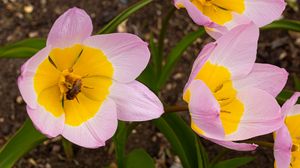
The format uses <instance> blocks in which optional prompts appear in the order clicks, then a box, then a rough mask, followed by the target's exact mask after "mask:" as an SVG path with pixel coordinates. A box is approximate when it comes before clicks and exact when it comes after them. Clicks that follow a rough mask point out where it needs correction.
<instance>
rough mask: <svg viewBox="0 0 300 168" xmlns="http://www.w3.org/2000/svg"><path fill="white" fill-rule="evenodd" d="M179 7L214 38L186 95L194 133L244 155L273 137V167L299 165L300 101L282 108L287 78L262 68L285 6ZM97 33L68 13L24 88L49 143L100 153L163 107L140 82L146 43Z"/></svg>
mask: <svg viewBox="0 0 300 168" xmlns="http://www.w3.org/2000/svg"><path fill="white" fill-rule="evenodd" d="M174 3H175V6H176V7H178V8H186V9H187V11H188V13H189V15H190V16H191V18H192V19H193V21H194V22H195V23H197V24H199V25H203V26H205V28H206V30H207V32H208V33H209V34H210V35H211V36H212V37H214V38H215V39H216V41H215V42H212V43H209V44H207V45H206V46H205V47H204V48H203V49H202V51H201V52H200V54H199V55H198V57H197V59H196V61H195V62H194V65H193V68H192V72H191V75H190V78H189V80H188V82H187V84H186V86H185V88H184V97H183V99H184V100H185V101H186V102H187V103H188V106H189V111H190V115H191V127H192V129H193V130H194V131H195V132H196V133H197V134H198V135H199V136H201V137H204V138H205V139H208V140H210V141H213V142H215V143H217V144H220V145H222V146H225V147H227V148H230V149H234V150H240V151H247V150H255V149H256V147H257V145H256V144H247V143H238V142H236V141H241V140H246V139H249V138H252V137H256V136H260V135H264V134H269V133H272V132H276V135H275V145H274V149H275V150H274V151H275V152H274V153H275V158H276V166H277V167H278V168H287V167H289V165H290V164H294V162H296V161H295V160H296V159H295V157H296V156H297V154H295V155H293V152H294V153H295V152H298V151H299V156H300V149H298V148H297V146H298V145H300V143H299V142H300V140H298V139H299V138H300V136H298V135H300V132H299V131H298V130H296V131H295V129H296V126H295V124H296V123H294V120H295V118H297V117H298V115H299V117H300V108H299V107H300V106H298V105H295V103H296V100H297V99H298V96H299V95H300V93H296V94H295V95H294V96H293V97H292V98H291V99H290V100H289V101H287V102H286V103H285V104H284V105H283V107H280V105H279V104H278V103H277V101H276V96H277V95H278V94H279V93H280V92H281V90H282V89H283V87H284V86H285V84H286V82H287V78H288V73H287V72H286V71H285V70H284V69H282V68H279V67H276V66H273V65H269V64H261V63H255V59H256V52H257V43H258V37H259V27H261V26H264V25H266V24H268V23H270V22H272V21H273V20H274V19H277V18H278V17H279V16H280V15H281V13H282V11H283V10H284V8H285V3H284V1H283V0H257V1H253V0H234V1H233V2H225V1H223V0H174ZM91 33H92V22H91V19H90V17H89V16H88V15H87V14H86V12H85V11H83V10H81V9H78V8H72V9H69V10H68V11H66V12H65V13H64V14H63V15H62V16H60V17H59V18H58V19H57V20H56V22H55V23H54V25H53V27H52V29H51V31H50V33H49V35H48V39H47V45H46V47H45V48H44V49H42V50H41V51H39V52H38V53H37V54H36V55H35V56H33V57H32V58H31V59H29V60H28V61H27V62H26V63H25V64H24V65H23V66H22V73H21V75H20V77H19V80H18V85H19V89H20V91H21V94H22V96H23V98H24V100H25V102H26V103H27V111H28V114H29V117H30V118H31V120H32V121H33V123H34V125H35V126H36V128H37V129H39V130H40V131H41V132H42V133H44V134H45V135H47V136H48V137H55V136H58V135H62V136H63V137H65V138H66V139H68V140H70V141H71V142H73V143H75V144H78V145H80V146H83V147H87V148H96V147H100V146H103V145H105V141H106V140H108V139H109V138H111V137H112V136H113V134H114V133H115V131H116V128H117V123H118V122H117V121H118V120H123V121H145V120H151V119H154V118H158V117H160V116H161V115H162V113H163V105H162V103H161V102H160V100H159V99H158V98H157V96H156V95H155V94H154V93H152V92H151V91H150V90H149V89H148V88H147V87H145V86H144V85H143V84H141V83H140V82H138V81H136V80H135V79H136V78H137V77H138V76H139V75H140V73H141V72H142V71H143V70H144V69H145V67H146V66H147V64H148V62H149V59H150V52H149V49H148V47H147V44H146V43H145V42H144V41H142V40H141V39H140V38H139V37H137V36H135V35H132V34H127V33H114V34H108V35H95V36H91ZM294 105H295V106H294ZM298 121H300V120H298ZM291 131H293V132H291ZM292 156H295V157H292ZM291 158H294V159H293V160H292V159H291Z"/></svg>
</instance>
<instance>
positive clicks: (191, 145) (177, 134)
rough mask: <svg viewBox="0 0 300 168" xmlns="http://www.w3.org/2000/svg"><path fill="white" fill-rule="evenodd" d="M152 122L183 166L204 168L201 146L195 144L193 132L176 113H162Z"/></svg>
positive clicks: (186, 167) (185, 167)
mask: <svg viewBox="0 0 300 168" xmlns="http://www.w3.org/2000/svg"><path fill="white" fill-rule="evenodd" d="M153 123H154V124H155V126H156V127H157V128H158V129H159V130H160V131H161V132H162V133H163V134H164V136H165V137H166V138H167V139H168V141H169V142H170V144H171V145H172V149H173V150H174V152H175V153H176V154H177V155H178V156H179V158H180V160H181V163H182V165H183V167H184V168H202V167H203V168H205V164H206V163H205V157H206V156H202V155H203V153H204V151H203V148H201V147H200V146H197V141H196V138H195V136H196V135H195V133H194V132H193V131H192V130H191V128H190V126H188V125H187V124H186V122H185V121H183V120H182V119H181V118H180V117H179V116H178V115H177V114H168V115H164V116H163V117H161V118H159V119H156V120H153ZM201 149H202V151H201ZM199 155H201V157H199ZM202 158H204V159H202ZM198 159H199V160H198ZM200 159H201V160H200ZM198 162H199V165H198Z"/></svg>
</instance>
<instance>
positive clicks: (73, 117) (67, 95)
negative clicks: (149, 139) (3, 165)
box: [18, 8, 163, 148]
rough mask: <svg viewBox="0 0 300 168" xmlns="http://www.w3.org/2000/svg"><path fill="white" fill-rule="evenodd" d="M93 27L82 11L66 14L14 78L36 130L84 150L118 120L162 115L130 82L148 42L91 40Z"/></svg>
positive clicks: (110, 37)
mask: <svg viewBox="0 0 300 168" xmlns="http://www.w3.org/2000/svg"><path fill="white" fill-rule="evenodd" d="M92 29H93V25H92V21H91V18H90V17H89V16H88V15H87V13H86V12H85V11H83V10H81V9H78V8H72V9H69V10H68V11H66V12H65V13H64V14H62V15H61V16H60V17H59V18H58V19H57V20H56V21H55V23H54V25H53V27H52V28H51V30H50V33H49V34H48V39H47V44H46V47H45V48H43V49H42V50H40V51H39V52H38V53H37V54H35V55H34V56H33V57H32V58H30V59H29V60H28V61H27V62H26V63H25V64H24V65H23V66H22V68H21V71H22V72H21V75H20V77H19V79H18V86H19V89H20V92H21V95H22V97H23V98H24V100H25V102H26V104H27V112H28V115H29V117H30V118H31V120H32V121H33V123H34V125H35V126H36V128H37V129H38V130H40V131H41V132H42V133H44V134H45V135H47V136H48V137H56V136H58V135H62V136H63V137H65V138H66V139H68V140H69V141H71V142H73V143H75V144H77V145H80V146H83V147H87V148H96V147H100V146H104V145H105V141H106V140H107V139H109V138H111V137H112V136H113V134H114V133H115V131H116V128H117V124H118V119H119V120H123V121H144V120H151V119H154V118H158V117H160V116H161V114H162V113H163V106H162V103H161V102H160V100H159V99H158V98H157V97H156V95H155V94H154V93H152V92H151V91H150V90H149V89H148V88H147V87H145V86H144V85H143V84H141V83H140V82H138V81H136V80H135V79H136V78H137V77H138V76H139V75H140V74H141V72H142V71H143V70H144V69H145V67H146V66H147V64H148V62H149V59H150V52H149V49H148V46H147V43H145V42H144V41H142V40H141V39H140V38H139V37H137V36H135V35H132V34H127V33H113V34H105V35H95V36H91V33H92Z"/></svg>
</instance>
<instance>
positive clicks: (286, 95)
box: [276, 90, 294, 104]
mask: <svg viewBox="0 0 300 168" xmlns="http://www.w3.org/2000/svg"><path fill="white" fill-rule="evenodd" d="M293 93H294V92H293V91H290V90H283V91H281V93H280V94H279V95H278V96H277V97H276V99H277V101H278V103H279V104H283V103H284V102H285V101H286V100H287V99H289V98H290V97H291V96H292V95H293Z"/></svg>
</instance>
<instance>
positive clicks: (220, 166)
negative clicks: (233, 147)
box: [213, 157, 255, 168]
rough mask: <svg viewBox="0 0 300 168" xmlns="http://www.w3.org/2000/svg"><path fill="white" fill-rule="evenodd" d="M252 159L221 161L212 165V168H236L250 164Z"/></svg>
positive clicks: (240, 158)
mask: <svg viewBox="0 0 300 168" xmlns="http://www.w3.org/2000/svg"><path fill="white" fill-rule="evenodd" d="M254 159H255V158H254V157H239V158H234V159H229V160H224V161H221V162H219V163H217V164H215V165H214V167H213V168H238V167H241V166H244V165H246V164H248V163H250V162H252V161H253V160H254Z"/></svg>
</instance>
